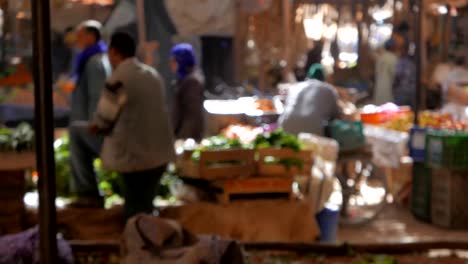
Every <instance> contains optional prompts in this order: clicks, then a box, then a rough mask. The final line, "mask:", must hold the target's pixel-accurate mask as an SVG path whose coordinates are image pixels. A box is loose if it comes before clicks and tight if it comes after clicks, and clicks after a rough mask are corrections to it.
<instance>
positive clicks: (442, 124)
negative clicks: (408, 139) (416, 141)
mask: <svg viewBox="0 0 468 264" xmlns="http://www.w3.org/2000/svg"><path fill="white" fill-rule="evenodd" d="M419 126H420V127H421V128H433V129H443V130H454V131H464V130H467V129H468V126H467V124H465V123H463V122H459V121H456V120H455V119H454V118H453V116H452V115H451V114H442V113H439V112H433V111H423V112H421V113H420V114H419Z"/></svg>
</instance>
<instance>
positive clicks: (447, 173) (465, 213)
mask: <svg viewBox="0 0 468 264" xmlns="http://www.w3.org/2000/svg"><path fill="white" fill-rule="evenodd" d="M467 190H468V170H449V169H434V170H433V172H432V194H431V218H432V223H434V224H435V225H438V226H442V227H447V228H455V229H467V228H468V210H467V207H466V191H467Z"/></svg>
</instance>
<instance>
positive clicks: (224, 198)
mask: <svg viewBox="0 0 468 264" xmlns="http://www.w3.org/2000/svg"><path fill="white" fill-rule="evenodd" d="M292 184H293V179H292V178H279V177H255V178H246V179H232V180H225V181H222V182H218V183H217V184H216V185H217V186H218V187H220V188H222V190H223V193H222V195H221V196H220V200H221V202H222V203H229V202H230V201H231V196H232V195H251V194H286V195H287V197H289V198H292Z"/></svg>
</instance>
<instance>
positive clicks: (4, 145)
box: [0, 123, 34, 152]
mask: <svg viewBox="0 0 468 264" xmlns="http://www.w3.org/2000/svg"><path fill="white" fill-rule="evenodd" d="M33 149H34V130H33V128H32V127H31V126H30V125H29V124H27V123H22V124H20V125H19V126H18V127H16V128H15V129H9V128H2V129H0V151H3V152H6V151H14V152H21V151H32V150H33Z"/></svg>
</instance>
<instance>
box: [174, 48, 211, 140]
mask: <svg viewBox="0 0 468 264" xmlns="http://www.w3.org/2000/svg"><path fill="white" fill-rule="evenodd" d="M170 63H171V70H172V71H173V72H174V73H175V75H176V83H175V94H174V95H175V96H174V105H173V125H174V130H175V131H174V133H175V136H176V138H177V139H188V138H193V139H195V140H201V139H202V137H203V132H204V128H205V127H204V125H205V122H204V114H203V113H204V111H203V99H204V98H203V92H204V78H203V75H202V74H201V73H200V71H199V70H198V69H197V60H196V57H195V52H194V50H193V47H192V46H191V45H190V44H186V43H182V44H178V45H176V46H174V48H173V49H172V51H171V60H170Z"/></svg>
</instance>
